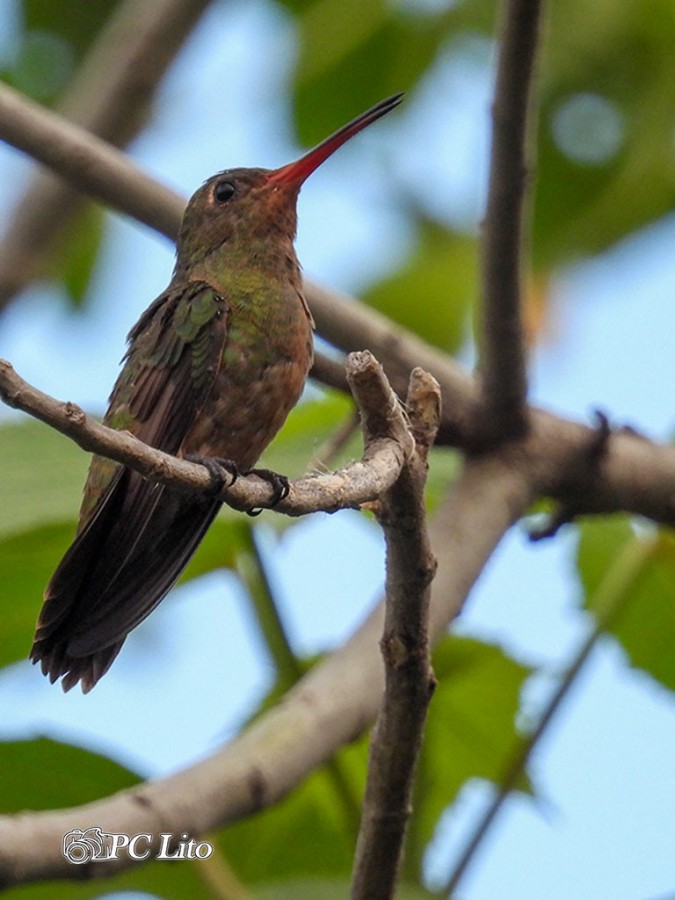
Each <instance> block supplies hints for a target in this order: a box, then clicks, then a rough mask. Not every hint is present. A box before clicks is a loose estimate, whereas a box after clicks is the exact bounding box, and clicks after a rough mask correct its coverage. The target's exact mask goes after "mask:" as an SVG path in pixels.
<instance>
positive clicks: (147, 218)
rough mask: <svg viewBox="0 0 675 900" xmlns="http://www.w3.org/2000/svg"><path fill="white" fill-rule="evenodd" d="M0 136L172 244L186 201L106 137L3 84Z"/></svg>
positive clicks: (0, 107) (82, 189)
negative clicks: (158, 233)
mask: <svg viewBox="0 0 675 900" xmlns="http://www.w3.org/2000/svg"><path fill="white" fill-rule="evenodd" d="M0 137H2V139H3V140H5V141H7V143H9V144H12V146H14V147H16V148H17V149H19V150H22V151H23V152H24V153H28V154H29V155H30V156H32V157H34V158H35V159H37V160H38V161H39V162H41V163H43V164H44V165H46V166H49V167H50V168H51V169H54V171H55V172H57V173H58V174H59V175H60V176H61V177H62V178H65V179H67V180H68V181H69V182H71V183H72V184H73V185H74V186H75V187H76V188H77V189H78V190H79V191H81V192H83V193H86V194H89V195H91V196H92V197H94V198H95V199H96V200H101V201H102V202H103V203H107V204H109V205H111V206H113V207H115V208H116V209H119V210H121V211H122V212H124V213H126V214H127V215H130V216H132V217H133V218H135V219H139V220H140V221H141V222H145V223H146V224H147V225H149V226H150V227H151V228H155V229H156V230H157V231H159V232H161V233H162V234H165V235H166V236H167V237H169V238H171V239H172V240H173V239H174V238H175V237H176V235H177V234H178V226H179V224H180V219H181V216H182V215H183V210H184V209H185V201H184V200H183V198H182V197H181V196H180V195H179V194H176V193H174V192H173V191H171V190H169V189H168V188H166V187H163V186H162V185H160V184H159V183H158V182H154V181H153V180H152V179H151V178H148V176H147V175H144V174H143V172H141V170H140V169H139V168H138V167H137V166H135V165H134V163H132V162H131V160H130V159H129V158H128V157H127V156H125V155H124V154H123V153H121V152H120V151H119V150H116V149H115V148H114V147H112V146H111V145H110V144H108V143H106V142H105V141H104V140H102V139H101V138H97V137H95V136H94V135H92V134H89V132H88V131H86V130H85V129H84V128H81V127H80V126H79V125H74V124H73V123H72V122H69V121H68V120H67V119H64V118H63V116H60V115H58V113H55V112H51V111H50V110H48V109H45V108H44V107H42V106H40V105H39V104H37V103H34V102H33V101H32V100H29V99H28V98H27V97H24V96H23V95H22V94H20V93H18V91H15V90H13V89H12V88H10V87H8V86H7V85H6V84H0Z"/></svg>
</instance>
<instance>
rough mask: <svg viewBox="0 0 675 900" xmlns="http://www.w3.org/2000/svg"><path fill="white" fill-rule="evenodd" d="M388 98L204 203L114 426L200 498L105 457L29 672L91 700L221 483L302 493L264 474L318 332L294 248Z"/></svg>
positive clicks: (205, 193)
mask: <svg viewBox="0 0 675 900" xmlns="http://www.w3.org/2000/svg"><path fill="white" fill-rule="evenodd" d="M401 98H402V94H396V95H395V96H393V97H389V98H388V99H386V100H383V101H381V102H380V103H378V104H377V105H376V106H373V107H372V108H371V109H369V110H367V111H366V112H364V113H362V114H361V115H360V116H357V118H355V119H353V120H352V121H351V122H349V123H348V124H347V125H344V126H343V127H342V128H340V129H339V130H338V131H336V132H335V133H334V134H332V135H331V136H330V137H328V138H326V139H325V140H324V141H322V143H320V144H319V145H318V146H317V147H315V148H314V149H313V150H310V151H309V152H308V153H306V154H305V155H304V156H302V157H301V158H300V159H298V160H296V161H295V162H292V163H289V164H288V165H285V166H282V167H281V168H279V169H274V170H270V169H260V168H251V169H248V168H236V169H227V170H225V171H223V172H219V173H218V174H217V175H214V176H213V177H212V178H209V179H208V180H207V181H206V182H205V183H204V184H203V185H202V186H201V187H200V188H199V189H198V190H197V191H196V193H195V194H194V195H193V196H192V198H191V199H190V201H189V202H188V205H187V207H186V210H185V213H184V216H183V220H182V224H181V227H180V230H179V234H178V240H177V253H176V264H175V267H174V271H173V276H172V278H171V282H170V283H169V286H168V287H167V289H166V290H165V291H164V292H163V293H162V294H160V296H159V297H158V298H157V299H156V300H155V301H154V302H153V303H152V304H151V305H150V306H149V307H148V309H146V310H145V312H144V313H143V314H142V315H141V317H140V319H139V321H138V322H137V323H136V325H134V327H133V328H132V329H131V331H130V332H129V336H128V346H127V350H126V353H125V356H124V358H123V360H122V362H123V366H122V370H121V372H120V375H119V377H118V379H117V381H116V383H115V385H114V387H113V390H112V393H111V395H110V399H109V406H108V410H107V412H106V414H105V417H104V420H103V421H104V423H105V424H106V425H108V426H109V427H111V428H116V429H120V430H126V431H129V432H131V433H132V434H133V435H135V436H136V437H137V438H139V439H140V440H142V441H144V442H145V443H146V444H149V445H150V446H152V447H155V448H157V449H159V450H163V451H164V452H166V453H170V454H173V455H175V456H177V457H180V458H183V459H191V460H195V461H198V462H201V463H203V464H204V465H205V466H206V467H207V469H208V470H209V472H210V473H211V475H212V480H213V482H214V490H213V491H211V492H210V493H207V494H201V495H195V494H187V493H182V492H179V491H176V490H175V489H172V488H170V487H167V486H165V485H161V484H157V483H153V482H152V481H149V480H146V479H145V478H143V477H142V476H141V475H139V474H138V473H137V472H134V471H133V470H131V469H129V468H127V467H126V466H123V465H121V464H119V463H116V462H113V461H111V460H108V459H105V458H104V457H101V456H94V457H93V459H92V462H91V466H90V468H89V473H88V476H87V480H86V483H85V487H84V493H83V500H82V505H81V509H80V516H79V521H78V526H77V531H76V535H75V538H74V541H73V543H72V544H71V546H70V548H69V549H68V550H67V551H66V553H65V555H64V557H63V559H62V560H61V562H60V564H59V565H58V567H57V569H56V571H55V573H54V575H53V576H52V579H51V581H50V582H49V584H48V586H47V588H46V590H45V595H44V603H43V606H42V609H41V612H40V615H39V618H38V622H37V629H36V633H35V640H34V643H33V646H32V649H31V652H30V659H31V660H32V661H33V662H34V663H37V662H38V661H39V662H40V664H41V668H42V672H43V673H44V674H45V675H47V676H48V677H49V679H50V681H51V682H52V683H54V682H55V681H56V680H57V679H59V678H61V679H62V682H61V684H62V687H63V689H64V691H68V690H70V689H71V688H72V687H73V686H74V685H76V684H77V683H78V682H79V683H80V685H81V688H82V691H83V692H84V693H87V692H88V691H90V690H91V689H92V688H93V687H94V685H95V684H96V683H97V682H98V681H99V679H100V678H101V677H102V676H103V675H105V673H106V672H107V671H108V669H109V668H110V666H111V665H112V663H113V661H114V660H115V658H116V656H117V654H118V653H119V652H120V650H121V648H122V645H123V643H124V641H125V639H126V637H127V635H128V634H129V632H130V631H132V629H134V628H135V627H136V626H137V625H138V624H139V623H140V622H142V621H143V619H145V618H146V616H148V615H149V614H150V613H151V612H152V610H153V609H154V608H155V607H156V606H157V605H158V604H159V603H160V602H161V600H162V599H163V598H164V597H165V595H166V594H167V592H168V591H169V590H170V589H171V587H172V586H173V585H174V583H175V582H176V580H177V579H178V577H179V575H180V574H181V572H182V571H183V569H184V568H185V566H186V565H187V563H188V561H189V560H190V558H191V557H192V555H193V553H194V552H195V550H196V549H197V547H198V545H199V543H200V541H201V540H202V538H203V537H204V534H205V533H206V531H207V529H208V527H209V525H210V524H211V523H212V522H213V520H214V518H215V517H216V515H217V513H218V510H219V509H220V507H221V505H222V501H221V500H220V499H219V497H218V494H219V493H220V489H221V488H222V486H223V484H224V476H223V471H224V470H227V471H228V472H229V473H230V475H231V476H232V477H233V478H234V477H236V475H237V473H243V474H248V473H250V472H251V471H255V472H256V473H258V474H260V475H261V476H262V477H265V478H267V479H268V480H269V481H270V482H271V483H272V485H273V487H274V495H275V499H276V502H278V501H279V500H280V499H281V498H282V497H283V496H285V494H286V493H287V492H288V481H287V479H285V478H284V477H283V476H281V475H277V474H275V473H273V472H269V471H268V470H264V469H259V470H255V469H253V468H252V467H253V466H254V465H255V463H256V462H257V460H258V459H259V457H260V455H261V454H262V452H263V450H264V449H265V448H266V447H267V445H268V444H269V443H270V441H271V440H272V438H273V437H274V436H275V435H276V433H277V432H278V431H279V429H280V428H281V426H282V425H283V423H284V421H285V419H286V416H287V415H288V413H289V412H290V410H291V409H292V408H293V406H294V405H295V404H296V402H297V401H298V399H299V397H300V394H301V393H302V390H303V387H304V383H305V379H306V377H307V374H308V372H309V369H310V366H311V364H312V360H313V342H312V331H313V321H312V315H311V313H310V310H309V307H308V305H307V302H306V300H305V297H304V295H303V292H302V282H301V276H300V264H299V263H298V259H297V256H296V254H295V249H294V238H295V233H296V225H297V212H296V204H297V199H298V194H299V192H300V188H301V186H302V184H303V182H304V181H305V179H306V178H307V177H308V176H309V175H310V174H311V173H312V172H314V171H315V169H317V167H318V166H320V165H321V164H322V163H323V162H324V161H325V160H326V159H327V158H328V157H329V156H330V155H331V154H332V153H334V152H335V150H337V149H338V147H340V146H341V145H342V144H344V143H345V141H348V140H349V139H350V138H351V137H353V136H354V135H355V134H357V133H358V132H360V131H361V130H362V129H363V128H366V127H367V126H368V125H370V124H372V123H373V122H375V121H376V120H377V119H379V118H380V117H381V116H384V115H386V114H387V113H388V112H390V111H391V110H392V109H394V108H395V107H396V106H398V104H399V103H400V102H401Z"/></svg>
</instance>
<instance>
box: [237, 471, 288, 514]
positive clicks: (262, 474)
mask: <svg viewBox="0 0 675 900" xmlns="http://www.w3.org/2000/svg"><path fill="white" fill-rule="evenodd" d="M246 474H247V475H257V476H258V478H262V479H263V481H266V482H267V483H268V484H269V485H270V487H271V488H272V491H273V494H272V502H271V504H270V508H273V507H275V506H276V505H277V503H281V501H282V500H285V499H286V497H288V492H289V491H290V489H291V486H290V484H289V483H288V478H286V476H285V475H279V473H278V472H273V471H272V470H271V469H250V470H249V471H248V472H247V473H246ZM246 512H247V515H249V516H259V515H260V513H261V512H262V509H255V508H254V509H249V510H247V511H246Z"/></svg>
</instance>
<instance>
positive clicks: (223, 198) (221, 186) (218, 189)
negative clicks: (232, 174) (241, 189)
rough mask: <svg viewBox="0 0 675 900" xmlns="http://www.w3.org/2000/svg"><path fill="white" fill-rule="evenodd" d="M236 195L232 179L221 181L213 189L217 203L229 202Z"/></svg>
mask: <svg viewBox="0 0 675 900" xmlns="http://www.w3.org/2000/svg"><path fill="white" fill-rule="evenodd" d="M234 195H235V187H234V185H233V184H232V182H231V181H219V182H218V184H216V186H215V187H214V189H213V197H214V199H215V200H216V202H217V203H227V201H228V200H231V199H232V198H233V197H234Z"/></svg>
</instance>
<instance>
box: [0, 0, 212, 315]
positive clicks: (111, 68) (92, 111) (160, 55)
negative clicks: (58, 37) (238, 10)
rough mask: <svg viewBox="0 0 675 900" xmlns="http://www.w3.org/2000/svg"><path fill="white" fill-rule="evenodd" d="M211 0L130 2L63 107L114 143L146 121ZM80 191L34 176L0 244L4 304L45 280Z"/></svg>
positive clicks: (116, 16) (77, 204)
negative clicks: (164, 79) (35, 281)
mask: <svg viewBox="0 0 675 900" xmlns="http://www.w3.org/2000/svg"><path fill="white" fill-rule="evenodd" d="M209 2H210V0H155V2H153V3H145V2H143V0H125V2H124V3H122V4H121V5H120V6H119V7H118V8H117V9H116V10H115V11H114V12H113V14H112V16H111V18H110V21H109V22H108V23H107V24H106V26H105V28H104V29H103V31H102V32H101V34H100V35H99V37H98V39H97V41H96V42H95V44H94V45H93V47H92V48H91V51H90V52H89V54H88V56H87V58H86V59H85V61H84V63H83V64H82V66H81V67H80V69H79V71H78V73H77V74H76V76H75V78H74V79H73V82H72V83H71V85H70V86H69V88H68V91H67V93H66V95H65V96H64V97H63V100H62V101H61V102H60V103H59V105H58V109H59V112H60V113H61V114H62V115H64V116H65V117H67V118H68V119H69V120H70V121H71V122H77V123H78V124H79V125H81V126H82V127H83V128H86V129H87V130H88V131H89V132H91V133H92V134H95V135H97V136H98V137H100V138H103V139H105V140H107V141H110V142H111V143H112V144H115V145H116V146H122V145H124V144H126V143H127V142H128V141H129V140H130V139H131V138H132V137H133V136H134V135H135V134H136V133H137V132H138V130H139V129H140V128H141V126H142V125H143V123H144V121H145V118H146V115H147V111H148V106H149V105H150V102H151V99H152V97H153V95H154V93H155V90H156V88H157V86H158V84H159V83H160V81H161V79H162V77H163V76H164V74H165V72H166V70H167V67H168V66H169V64H170V63H171V61H172V60H173V58H174V56H175V54H176V53H177V51H178V50H179V49H180V47H181V45H182V43H183V41H184V40H185V38H186V37H187V35H188V34H189V33H190V31H191V30H192V28H193V26H194V24H195V23H196V21H197V20H198V18H199V16H200V15H201V14H202V13H203V11H204V9H205V8H206V6H208V4H209ZM82 202H83V201H82V196H81V195H80V194H78V193H76V192H75V191H74V190H73V187H72V185H70V184H66V183H64V182H63V181H62V180H61V179H60V178H56V177H55V176H54V175H52V174H51V173H49V172H38V173H36V174H35V175H34V177H33V179H32V181H31V183H30V185H29V186H28V188H27V190H26V192H25V194H24V196H23V198H22V200H21V201H20V204H19V206H18V208H17V209H16V210H15V212H14V214H13V221H12V225H11V229H10V230H9V231H8V232H7V233H6V234H5V236H4V237H3V239H2V241H1V242H0V307H2V306H4V305H6V304H7V303H8V302H9V301H10V300H11V299H12V297H13V296H14V295H15V294H16V293H17V292H18V291H20V290H21V289H22V288H24V287H25V286H26V285H27V284H29V283H30V281H31V280H33V279H34V278H36V277H39V276H40V275H41V274H42V272H43V269H44V266H45V263H46V261H47V257H48V255H49V252H50V250H51V248H52V245H53V244H54V242H55V240H57V239H58V238H59V237H60V236H62V235H63V233H64V229H67V227H68V223H69V222H70V221H71V219H72V218H73V216H74V215H75V214H76V213H77V212H78V211H79V209H80V207H81V205H82Z"/></svg>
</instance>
